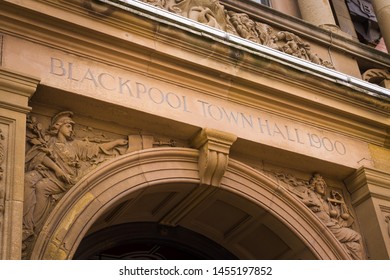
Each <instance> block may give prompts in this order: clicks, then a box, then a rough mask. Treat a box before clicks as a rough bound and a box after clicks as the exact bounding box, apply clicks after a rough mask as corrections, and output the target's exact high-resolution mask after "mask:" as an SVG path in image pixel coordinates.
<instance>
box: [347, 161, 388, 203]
mask: <svg viewBox="0 0 390 280" xmlns="http://www.w3.org/2000/svg"><path fill="white" fill-rule="evenodd" d="M345 184H346V185H347V189H348V191H349V192H350V193H351V199H352V204H353V205H354V206H357V205H359V204H360V203H362V202H364V201H365V200H367V199H369V198H371V197H375V198H380V199H383V200H387V201H390V174H389V173H386V172H383V171H380V170H376V169H372V168H367V167H361V168H359V169H358V170H356V172H355V173H354V174H352V175H351V176H349V177H348V178H347V179H346V180H345Z"/></svg>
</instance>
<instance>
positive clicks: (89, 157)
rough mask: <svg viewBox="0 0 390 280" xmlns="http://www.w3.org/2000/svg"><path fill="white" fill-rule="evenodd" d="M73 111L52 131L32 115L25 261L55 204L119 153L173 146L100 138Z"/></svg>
mask: <svg viewBox="0 0 390 280" xmlns="http://www.w3.org/2000/svg"><path fill="white" fill-rule="evenodd" d="M77 133H80V134H83V133H84V134H86V135H85V137H83V138H82V139H80V138H77V137H75V134H76V133H75V122H74V121H73V113H72V112H70V111H65V112H60V113H58V114H57V115H55V116H54V117H53V118H52V121H51V124H50V126H49V128H48V129H44V128H43V125H42V124H41V123H40V122H38V120H37V119H36V118H35V117H33V116H28V119H27V133H26V136H27V142H28V144H29V145H30V148H29V149H28V150H27V152H26V166H25V170H26V171H25V172H26V173H25V182H24V193H25V197H24V209H23V257H24V258H27V257H28V255H29V254H30V251H31V249H32V245H33V242H34V241H35V238H36V236H37V235H38V234H39V232H40V231H41V229H42V227H43V224H44V222H45V220H46V218H47V217H48V215H49V214H50V212H51V211H52V209H53V207H54V206H55V204H56V203H57V202H58V201H59V200H60V199H61V198H62V197H63V196H64V194H65V193H66V192H67V191H68V190H69V189H70V188H72V187H73V186H74V185H75V184H76V183H77V182H78V181H79V180H80V179H81V178H83V177H84V176H85V175H86V174H88V173H89V172H90V171H91V170H93V169H94V168H96V167H97V166H98V165H100V164H101V163H102V162H104V161H106V160H109V159H111V158H113V157H116V156H118V155H120V154H124V153H129V152H133V151H137V150H141V149H146V148H152V147H154V146H173V145H175V143H174V142H173V141H155V140H154V137H152V136H145V135H129V136H128V137H127V139H107V138H106V137H105V136H104V135H103V134H101V136H102V137H96V135H95V134H94V133H93V129H92V128H87V129H85V130H84V131H79V130H78V131H77Z"/></svg>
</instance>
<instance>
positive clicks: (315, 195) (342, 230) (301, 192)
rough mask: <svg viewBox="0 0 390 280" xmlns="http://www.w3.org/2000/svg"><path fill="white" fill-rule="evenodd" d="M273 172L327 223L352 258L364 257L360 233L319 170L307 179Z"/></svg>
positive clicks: (340, 199) (350, 215) (342, 202)
mask: <svg viewBox="0 0 390 280" xmlns="http://www.w3.org/2000/svg"><path fill="white" fill-rule="evenodd" d="M276 176H277V178H278V179H279V180H280V181H281V182H282V183H284V184H283V186H284V187H286V188H287V189H288V190H289V191H290V192H292V193H293V194H294V195H296V196H297V197H298V198H299V199H301V201H302V202H303V203H304V204H305V205H306V206H307V207H309V208H310V210H312V211H313V212H314V214H315V215H316V216H317V217H318V218H319V219H320V220H321V221H322V222H323V223H324V224H325V225H326V226H327V227H328V229H329V230H330V231H331V232H332V233H333V234H334V236H335V237H336V238H337V239H338V240H339V242H340V243H341V244H342V245H343V247H344V248H345V249H346V251H347V252H348V254H349V255H350V257H351V258H352V259H363V258H364V252H363V246H362V244H361V242H362V240H361V236H360V234H359V233H358V232H356V231H355V230H353V229H352V225H353V223H354V217H353V215H352V212H351V211H350V210H349V207H348V206H347V204H346V203H345V200H344V197H343V195H342V194H341V193H340V192H339V191H337V190H335V189H331V190H329V189H328V186H327V184H326V182H325V180H324V179H323V178H322V176H321V175H320V174H314V175H313V176H312V178H311V179H310V180H309V181H305V180H300V179H297V178H295V177H294V176H292V175H286V174H276Z"/></svg>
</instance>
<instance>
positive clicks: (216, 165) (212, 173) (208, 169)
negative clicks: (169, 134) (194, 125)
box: [191, 128, 237, 187]
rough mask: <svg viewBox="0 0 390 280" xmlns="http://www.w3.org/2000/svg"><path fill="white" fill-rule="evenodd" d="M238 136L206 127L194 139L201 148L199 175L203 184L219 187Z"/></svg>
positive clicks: (194, 143)
mask: <svg viewBox="0 0 390 280" xmlns="http://www.w3.org/2000/svg"><path fill="white" fill-rule="evenodd" d="M236 140H237V136H236V135H234V134H231V133H226V132H221V131H218V130H215V129H210V128H204V129H203V130H201V131H200V132H199V133H198V134H197V135H196V136H195V137H194V138H193V140H192V143H191V144H192V146H193V147H194V148H196V149H199V163H198V166H199V177H200V184H201V185H209V186H213V187H219V186H220V184H221V180H222V177H223V175H224V174H225V171H226V168H227V165H228V161H229V151H230V147H231V146H232V144H233V143H234V142H235V141H236Z"/></svg>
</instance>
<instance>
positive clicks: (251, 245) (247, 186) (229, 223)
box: [32, 148, 349, 259]
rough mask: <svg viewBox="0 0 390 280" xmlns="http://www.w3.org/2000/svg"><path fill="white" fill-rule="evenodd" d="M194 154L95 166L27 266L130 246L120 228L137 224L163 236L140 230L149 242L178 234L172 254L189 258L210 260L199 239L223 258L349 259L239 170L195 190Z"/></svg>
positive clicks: (299, 209)
mask: <svg viewBox="0 0 390 280" xmlns="http://www.w3.org/2000/svg"><path fill="white" fill-rule="evenodd" d="M198 155H199V152H198V151H197V150H194V149H187V148H154V149H148V150H142V151H138V152H134V153H132V154H128V155H125V156H123V157H120V158H118V159H116V160H115V161H112V162H109V163H107V164H105V165H103V166H101V167H99V168H98V169H97V170H96V171H95V172H93V174H90V175H89V176H87V177H86V178H84V179H83V180H82V181H80V182H79V183H78V184H77V185H76V186H75V187H73V188H72V189H71V190H70V191H69V192H68V193H67V194H66V195H65V196H64V198H63V199H62V200H61V201H60V202H59V204H58V205H57V206H56V207H55V209H54V210H53V212H52V213H51V215H50V217H49V218H48V220H47V222H46V224H45V226H44V228H43V230H42V232H41V233H40V235H39V236H38V239H37V242H36V244H35V247H34V250H33V253H32V259H72V258H74V257H76V258H77V257H80V256H86V257H90V256H92V255H93V254H95V253H96V252H105V251H107V250H114V248H115V247H118V246H121V245H123V246H124V244H125V243H126V244H127V245H129V244H130V245H131V244H137V242H135V240H136V238H135V236H134V235H133V238H130V239H128V240H123V238H122V237H120V234H119V232H120V230H119V229H121V230H123V229H124V228H126V229H127V230H129V228H130V229H131V226H133V229H135V226H136V225H140V223H144V224H145V223H149V225H151V227H157V228H158V227H160V228H161V229H162V232H160V236H158V235H156V230H155V231H154V233H153V232H152V231H151V227H150V228H149V230H147V229H146V228H144V235H147V234H152V235H153V234H154V237H153V238H150V239H149V240H151V242H152V243H154V244H158V245H161V244H162V245H164V246H174V244H175V242H174V241H175V237H174V236H172V234H173V235H174V234H178V232H179V231H180V230H182V231H185V232H186V234H182V235H181V236H186V237H185V238H184V239H182V240H180V242H179V241H178V242H176V245H175V250H179V249H180V248H181V249H183V250H182V251H184V252H185V253H187V254H189V255H187V256H189V257H190V256H191V254H193V255H198V256H202V257H203V258H212V257H211V256H210V255H207V250H202V246H200V244H202V242H201V240H203V241H204V243H203V245H204V244H214V245H215V246H214V248H215V250H216V251H218V250H219V249H221V248H222V251H224V252H225V253H226V256H230V257H232V258H235V257H236V258H239V259H348V258H349V257H348V255H347V253H346V252H345V251H344V249H343V248H342V247H341V245H340V243H339V242H338V241H337V240H336V239H335V237H334V236H333V235H332V233H331V232H330V231H329V230H328V229H327V228H326V227H325V226H324V225H323V224H322V223H321V222H320V221H319V220H318V219H317V217H316V216H315V215H314V214H313V213H312V212H311V211H310V210H309V209H307V208H306V207H305V206H304V205H303V204H302V203H301V202H300V201H299V200H298V199H297V198H295V197H294V196H293V195H292V194H290V193H289V192H288V191H287V190H285V189H284V188H283V187H281V186H280V185H279V184H278V183H277V181H276V180H273V179H271V178H269V177H267V176H266V175H264V174H262V173H261V172H259V171H256V170H254V169H252V168H250V167H249V166H246V165H245V164H242V163H240V162H237V161H234V160H230V161H229V165H228V168H227V170H226V172H225V174H224V176H223V178H222V183H221V186H220V187H209V186H200V185H199V182H200V179H199V171H198V157H199V156H198ZM200 189H202V192H201V195H199V190H200ZM183 201H185V202H186V203H185V204H183ZM177 205H180V206H181V207H180V211H177ZM121 227H122V228H121ZM164 231H165V234H166V235H165V237H164V235H163V234H164ZM157 233H158V230H157ZM99 234H100V235H99ZM101 234H103V236H104V235H105V236H108V235H110V236H115V234H117V238H113V240H114V241H115V242H116V243H115V242H114V243H115V244H112V246H111V247H110V246H108V245H107V246H106V245H104V246H101V247H99V246H98V247H96V243H98V242H96V240H99V238H102V237H101V236H102V235H101ZM169 234H171V236H169V237H168V235H169ZM94 238H95V241H94V242H93V239H94ZM179 238H180V236H179V235H177V236H176V240H179ZM191 239H192V241H193V240H197V242H199V243H198V244H195V246H192V248H197V249H199V250H197V252H195V251H196V250H195V251H194V250H192V249H191V246H188V245H189V244H190V241H191ZM88 240H89V241H88ZM91 240H92V241H91ZM146 241H147V239H145V238H144V239H143V240H141V241H140V242H138V245H140V244H141V245H142V244H143V245H145V243H147V242H146ZM168 241H169V242H168ZM181 241H182V242H181ZM94 244H95V245H94ZM127 245H126V246H127ZM138 245H137V246H138ZM198 245H199V246H198ZM123 246H122V247H123ZM206 247H207V245H206V246H205V247H203V248H206ZM210 248H211V247H210ZM191 250H192V251H191ZM88 251H89V252H91V254H88ZM135 251H136V250H134V249H129V251H128V252H127V253H129V254H131V253H134V252H135ZM141 251H143V252H145V251H146V250H145V249H143V250H141ZM124 255H126V252H124V253H123V254H119V256H124ZM216 258H218V257H216ZM219 258H222V257H219Z"/></svg>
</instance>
